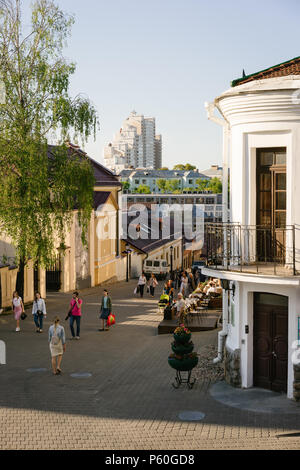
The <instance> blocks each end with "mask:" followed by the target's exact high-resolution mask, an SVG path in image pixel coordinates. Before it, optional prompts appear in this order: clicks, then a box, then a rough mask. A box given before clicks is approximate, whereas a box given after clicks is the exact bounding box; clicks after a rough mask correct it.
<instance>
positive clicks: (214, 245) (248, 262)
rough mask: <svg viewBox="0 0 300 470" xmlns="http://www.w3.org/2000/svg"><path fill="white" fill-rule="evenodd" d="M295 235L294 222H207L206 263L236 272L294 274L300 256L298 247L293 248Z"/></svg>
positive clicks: (285, 275) (295, 274)
mask: <svg viewBox="0 0 300 470" xmlns="http://www.w3.org/2000/svg"><path fill="white" fill-rule="evenodd" d="M298 236H299V234H298V233H297V229H296V227H295V226H294V225H291V226H285V227H275V226H259V225H241V224H238V223H207V224H205V246H206V262H207V266H208V267H210V268H213V269H216V270H226V271H234V272H240V273H249V274H261V275H270V276H274V275H275V276H283V277H287V276H297V275H298V274H299V272H298V270H300V260H297V255H298V257H299V252H300V250H299V249H298V250H296V241H297V242H298ZM298 244H299V243H298ZM299 246H300V244H299Z"/></svg>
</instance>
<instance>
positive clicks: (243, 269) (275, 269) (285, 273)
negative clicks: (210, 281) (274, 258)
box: [207, 263, 299, 277]
mask: <svg viewBox="0 0 300 470" xmlns="http://www.w3.org/2000/svg"><path fill="white" fill-rule="evenodd" d="M207 268H209V269H216V270H217V271H229V272H236V273H243V274H259V275H261V276H278V277H295V275H294V272H293V269H292V268H291V266H284V265H276V266H274V263H261V264H260V263H258V264H248V265H242V266H241V265H230V266H228V268H226V267H225V266H216V265H210V266H207ZM298 275H299V273H298V272H296V276H298Z"/></svg>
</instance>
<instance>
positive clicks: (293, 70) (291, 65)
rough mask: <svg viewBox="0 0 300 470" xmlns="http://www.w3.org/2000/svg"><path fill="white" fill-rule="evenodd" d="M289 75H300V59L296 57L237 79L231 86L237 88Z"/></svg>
mask: <svg viewBox="0 0 300 470" xmlns="http://www.w3.org/2000/svg"><path fill="white" fill-rule="evenodd" d="M287 75H300V57H295V58H294V59H290V60H288V61H286V62H282V63H281V64H277V65H273V66H272V67H268V68H267V69H264V70H260V71H259V72H255V73H252V74H250V75H246V76H244V77H241V78H237V79H236V80H233V81H232V82H231V86H232V87H235V86H238V85H242V84H243V83H247V82H251V81H254V80H261V79H264V78H275V77H285V76H287Z"/></svg>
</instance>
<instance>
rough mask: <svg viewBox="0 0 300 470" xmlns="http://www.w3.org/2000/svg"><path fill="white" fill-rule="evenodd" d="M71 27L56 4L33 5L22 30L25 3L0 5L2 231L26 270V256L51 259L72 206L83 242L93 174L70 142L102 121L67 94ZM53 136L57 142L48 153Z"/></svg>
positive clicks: (10, 0) (6, 0)
mask: <svg viewBox="0 0 300 470" xmlns="http://www.w3.org/2000/svg"><path fill="white" fill-rule="evenodd" d="M73 22H74V19H73V17H72V16H70V15H67V14H65V13H64V12H63V11H62V10H61V9H60V8H59V7H58V6H56V4H55V3H54V1H53V0H36V1H35V2H34V4H33V5H32V12H31V27H30V29H29V28H28V27H26V28H24V26H23V24H22V20H21V5H20V1H19V0H0V75H1V80H2V81H3V83H4V86H5V104H4V105H0V172H1V174H2V188H1V192H0V229H1V231H2V232H4V233H5V234H6V235H8V236H9V237H10V238H11V239H12V242H13V244H14V245H15V246H16V249H17V254H18V257H19V260H20V264H23V265H24V264H26V263H27V261H28V259H29V258H33V259H36V260H38V261H39V263H40V264H41V265H47V264H48V263H49V262H51V260H52V259H53V257H54V255H55V248H57V246H58V245H59V244H63V242H64V239H65V235H66V233H67V231H68V229H69V227H70V223H71V221H72V217H73V211H74V209H77V210H78V220H79V223H80V226H81V227H82V241H83V242H84V243H85V241H86V233H87V227H88V222H89V219H90V214H91V210H92V200H93V185H94V177H93V171H92V168H91V165H90V163H89V161H88V159H87V157H86V155H85V154H84V153H83V152H78V151H75V150H74V149H72V148H68V147H67V146H66V145H65V142H66V141H67V140H70V139H71V138H72V139H75V140H77V139H81V140H82V141H86V140H87V138H88V137H89V136H90V135H91V134H93V133H94V134H95V132H96V128H97V126H98V117H97V112H96V110H95V108H94V106H93V105H92V104H91V103H90V101H89V100H88V99H87V98H86V97H82V96H80V95H79V96H76V97H75V98H72V97H71V96H70V94H69V85H70V77H71V76H72V74H74V72H75V65H74V64H73V63H68V62H67V61H66V60H65V58H64V57H63V47H64V45H65V42H66V39H67V37H68V36H69V34H70V31H71V26H72V24H73ZM25 29H26V31H25ZM49 138H54V139H55V141H56V142H58V145H56V146H55V147H51V148H50V150H51V151H50V152H49V146H48V140H49Z"/></svg>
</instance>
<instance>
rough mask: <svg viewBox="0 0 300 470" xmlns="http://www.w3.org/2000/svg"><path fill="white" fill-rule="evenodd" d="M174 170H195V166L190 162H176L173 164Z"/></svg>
mask: <svg viewBox="0 0 300 470" xmlns="http://www.w3.org/2000/svg"><path fill="white" fill-rule="evenodd" d="M173 169H174V170H181V171H192V170H195V169H196V167H195V166H194V165H191V164H190V163H186V164H183V163H178V164H177V165H175V166H174V168H173Z"/></svg>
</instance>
